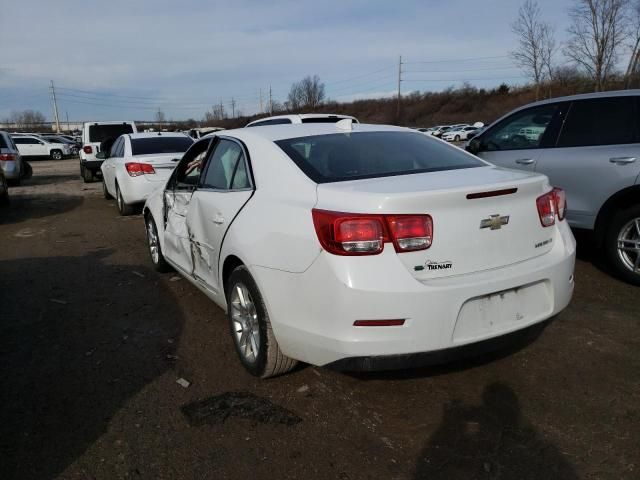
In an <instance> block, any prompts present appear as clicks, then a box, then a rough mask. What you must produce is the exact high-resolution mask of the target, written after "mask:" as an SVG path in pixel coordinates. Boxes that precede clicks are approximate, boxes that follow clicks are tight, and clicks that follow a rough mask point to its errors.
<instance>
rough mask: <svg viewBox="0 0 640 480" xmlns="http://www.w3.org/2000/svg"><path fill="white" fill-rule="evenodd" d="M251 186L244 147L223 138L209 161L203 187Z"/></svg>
mask: <svg viewBox="0 0 640 480" xmlns="http://www.w3.org/2000/svg"><path fill="white" fill-rule="evenodd" d="M250 186H251V184H250V183H249V176H248V175H247V168H246V164H245V158H244V152H243V151H242V147H240V145H239V144H237V143H236V142H233V141H231V140H226V139H221V140H220V142H218V145H216V147H215V149H214V151H213V154H212V156H211V160H209V162H208V166H207V172H206V174H205V176H204V181H203V182H202V187H203V188H212V189H215V190H238V189H244V188H249V187H250Z"/></svg>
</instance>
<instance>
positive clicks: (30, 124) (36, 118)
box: [7, 110, 46, 129]
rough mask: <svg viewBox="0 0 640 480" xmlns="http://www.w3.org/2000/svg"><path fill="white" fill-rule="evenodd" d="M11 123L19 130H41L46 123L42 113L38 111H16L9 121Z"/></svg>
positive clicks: (12, 113)
mask: <svg viewBox="0 0 640 480" xmlns="http://www.w3.org/2000/svg"><path fill="white" fill-rule="evenodd" d="M7 121H8V122H9V123H13V124H15V125H16V127H18V128H29V129H32V128H40V127H42V126H43V124H44V122H45V121H46V118H45V116H44V115H43V114H42V112H38V111H36V110H20V111H18V110H15V111H13V112H11V114H10V115H9V118H8V119H7Z"/></svg>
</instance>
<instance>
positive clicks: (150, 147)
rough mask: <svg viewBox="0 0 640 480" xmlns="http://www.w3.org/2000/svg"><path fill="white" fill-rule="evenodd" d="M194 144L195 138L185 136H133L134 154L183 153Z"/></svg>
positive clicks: (132, 147) (132, 149)
mask: <svg viewBox="0 0 640 480" xmlns="http://www.w3.org/2000/svg"><path fill="white" fill-rule="evenodd" d="M192 144H193V139H192V138H189V137H187V136H184V137H159V136H158V137H152V138H132V139H131V151H132V153H133V155H151V154H154V153H182V152H186V151H187V150H188V149H189V147H190V146H191V145H192Z"/></svg>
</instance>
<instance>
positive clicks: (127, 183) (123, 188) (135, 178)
mask: <svg viewBox="0 0 640 480" xmlns="http://www.w3.org/2000/svg"><path fill="white" fill-rule="evenodd" d="M192 144H193V139H192V138H191V137H188V136H187V135H185V134H184V133H164V132H158V133H130V134H129V133H128V134H125V135H120V136H119V137H117V138H116V139H115V141H114V142H113V143H112V144H111V147H110V148H109V149H108V150H106V151H105V150H102V151H101V152H99V153H98V154H97V155H96V158H98V159H102V160H104V162H102V165H101V166H100V170H101V171H102V191H103V193H104V198H107V199H108V198H115V199H116V204H117V205H118V211H119V212H120V215H131V214H132V213H134V212H135V209H136V205H137V204H140V205H141V204H143V203H144V201H145V200H146V199H147V197H148V196H149V195H150V194H151V193H152V192H153V191H154V190H155V189H156V188H159V187H162V186H163V185H164V184H165V183H166V181H167V178H169V175H171V172H172V171H173V169H174V168H175V167H176V165H177V163H178V160H179V159H180V157H182V154H183V153H184V152H186V151H187V149H188V148H189V147H190V146H191V145H192Z"/></svg>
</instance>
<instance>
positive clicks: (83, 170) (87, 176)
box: [80, 165, 93, 183]
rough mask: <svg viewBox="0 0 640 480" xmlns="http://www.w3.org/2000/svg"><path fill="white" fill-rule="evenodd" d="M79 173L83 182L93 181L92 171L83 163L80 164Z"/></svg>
mask: <svg viewBox="0 0 640 480" xmlns="http://www.w3.org/2000/svg"><path fill="white" fill-rule="evenodd" d="M80 175H81V176H82V179H83V180H84V183H91V182H93V172H92V171H91V170H89V169H88V168H87V167H85V166H84V165H80Z"/></svg>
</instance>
